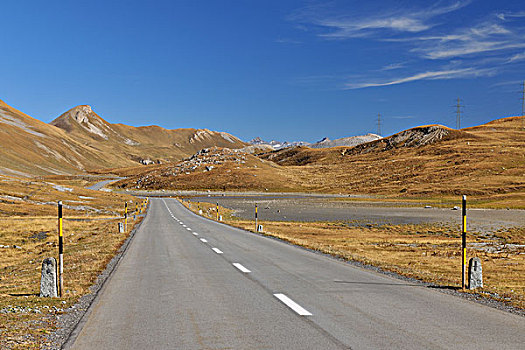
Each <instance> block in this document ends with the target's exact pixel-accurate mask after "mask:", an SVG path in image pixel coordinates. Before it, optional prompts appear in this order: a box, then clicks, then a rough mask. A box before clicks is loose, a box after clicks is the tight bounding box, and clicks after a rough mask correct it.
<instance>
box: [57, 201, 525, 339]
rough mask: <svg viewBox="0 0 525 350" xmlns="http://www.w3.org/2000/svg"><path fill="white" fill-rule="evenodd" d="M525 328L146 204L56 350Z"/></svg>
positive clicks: (445, 335)
mask: <svg viewBox="0 0 525 350" xmlns="http://www.w3.org/2000/svg"><path fill="white" fill-rule="evenodd" d="M524 330H525V318H524V317H521V316H517V315H514V314H510V313H506V312H503V311H500V310H497V309H492V308H490V307H487V306H484V305H480V304H477V303H474V302H470V301H467V300H464V299H462V298H458V297H454V296H450V295H447V294H444V293H441V292H438V291H436V290H432V289H430V288H426V287H424V286H421V285H419V284H411V283H407V282H404V281H401V280H397V279H394V278H390V277H388V276H384V275H381V274H378V273H375V272H373V271H369V270H364V269H360V268H357V267H354V266H352V265H350V264H346V263H344V262H341V261H339V260H336V259H333V258H330V257H326V256H324V255H320V254H316V253H314V252H311V251H307V250H304V249H301V248H298V247H295V246H292V245H289V244H286V243H283V242H280V241H278V240H275V239H270V238H267V237H264V236H260V235H256V234H253V233H249V232H246V231H243V230H239V229H236V228H232V227H229V226H226V225H223V224H220V223H216V222H213V221H210V220H208V219H204V218H202V217H199V216H197V215H195V214H193V213H191V212H190V211H188V210H187V209H185V208H184V207H183V206H182V205H181V204H180V203H178V202H177V201H175V200H173V199H152V200H151V205H150V209H149V211H148V213H147V216H146V218H145V219H144V222H143V224H142V225H141V227H140V228H139V229H138V231H137V232H136V235H135V237H134V239H133V241H132V242H131V244H130V246H129V248H128V251H127V252H126V254H125V255H124V256H123V258H122V260H121V261H120V262H119V265H118V266H117V268H116V270H115V271H114V273H113V275H112V276H111V277H110V279H109V280H108V281H107V282H106V285H105V286H104V287H103V289H102V291H101V293H100V294H99V296H98V297H97V299H96V301H95V303H94V304H93V305H92V306H91V308H90V311H89V313H88V314H87V316H86V318H85V320H84V322H83V324H82V328H81V329H80V330H78V331H76V335H78V336H77V337H76V341H75V342H74V343H73V344H72V346H70V345H68V344H66V348H70V347H71V348H73V349H466V348H476V349H519V348H522V347H523V344H525V332H524ZM72 340H73V339H72Z"/></svg>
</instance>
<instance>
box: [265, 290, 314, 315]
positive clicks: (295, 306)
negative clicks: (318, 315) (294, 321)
mask: <svg viewBox="0 0 525 350" xmlns="http://www.w3.org/2000/svg"><path fill="white" fill-rule="evenodd" d="M274 296H275V297H276V298H277V299H279V300H280V301H282V302H283V303H284V304H285V305H286V306H288V307H289V308H290V309H292V310H293V311H295V312H297V313H298V314H299V315H301V316H312V314H311V313H310V312H308V311H306V310H305V309H304V308H303V307H301V306H300V305H299V304H297V303H296V302H295V301H293V300H292V299H290V298H288V297H287V296H286V295H284V294H274Z"/></svg>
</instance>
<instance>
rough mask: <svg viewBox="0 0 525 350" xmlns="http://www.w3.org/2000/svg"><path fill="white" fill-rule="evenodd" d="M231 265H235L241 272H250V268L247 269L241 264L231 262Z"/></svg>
mask: <svg viewBox="0 0 525 350" xmlns="http://www.w3.org/2000/svg"><path fill="white" fill-rule="evenodd" d="M233 266H235V267H236V268H238V269H239V270H241V272H244V273H250V272H251V271H250V270H248V269H247V268H246V267H244V266H242V265H241V264H239V263H233Z"/></svg>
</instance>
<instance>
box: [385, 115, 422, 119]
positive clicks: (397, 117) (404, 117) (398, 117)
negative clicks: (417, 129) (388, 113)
mask: <svg viewBox="0 0 525 350" xmlns="http://www.w3.org/2000/svg"><path fill="white" fill-rule="evenodd" d="M390 118H392V119H414V118H416V117H415V116H413V115H399V116H394V117H390Z"/></svg>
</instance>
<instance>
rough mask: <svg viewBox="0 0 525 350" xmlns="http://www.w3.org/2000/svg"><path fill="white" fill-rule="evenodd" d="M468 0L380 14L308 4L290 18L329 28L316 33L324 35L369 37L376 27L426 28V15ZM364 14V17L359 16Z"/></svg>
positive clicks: (408, 30)
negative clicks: (346, 12) (336, 11)
mask: <svg viewBox="0 0 525 350" xmlns="http://www.w3.org/2000/svg"><path fill="white" fill-rule="evenodd" d="M470 2H471V1H470V0H468V1H457V2H454V3H452V4H450V5H448V6H438V5H434V6H430V7H427V8H425V9H423V10H408V9H397V10H395V11H390V13H384V14H372V15H363V14H359V16H355V15H354V16H351V15H350V16H341V15H339V14H338V15H334V14H331V15H330V14H328V15H327V14H326V11H325V8H326V4H325V6H323V7H322V8H320V7H319V6H309V7H306V8H303V9H301V10H300V11H298V12H297V13H295V14H294V15H293V16H290V18H291V19H292V20H293V21H297V22H302V23H309V24H314V25H317V26H321V27H325V28H327V29H329V30H330V32H328V33H323V34H319V36H321V37H324V38H336V39H345V38H359V37H369V36H373V35H374V34H376V33H377V32H378V31H382V30H391V31H394V32H397V33H419V32H423V31H426V30H428V29H430V28H431V27H432V26H433V24H432V23H428V22H429V20H430V19H432V18H433V17H436V16H438V15H442V14H445V13H449V12H452V11H456V10H458V9H460V8H462V7H464V6H466V5H468V4H469V3H470ZM363 18H365V19H363Z"/></svg>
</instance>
